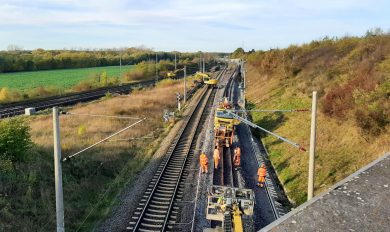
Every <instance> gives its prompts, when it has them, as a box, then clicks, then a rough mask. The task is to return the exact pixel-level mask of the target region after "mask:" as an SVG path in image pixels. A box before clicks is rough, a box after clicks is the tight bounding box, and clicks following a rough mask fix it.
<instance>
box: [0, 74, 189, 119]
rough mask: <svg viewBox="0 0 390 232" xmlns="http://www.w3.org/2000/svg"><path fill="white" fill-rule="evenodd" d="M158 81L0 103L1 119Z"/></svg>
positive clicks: (125, 90) (124, 90) (90, 99)
mask: <svg viewBox="0 0 390 232" xmlns="http://www.w3.org/2000/svg"><path fill="white" fill-rule="evenodd" d="M195 72H196V71H195V70H188V72H187V74H188V75H191V74H194V73H195ZM182 77H183V76H182V75H178V76H177V78H178V79H180V78H182ZM155 83H156V81H155V80H149V81H140V82H136V83H131V84H124V85H121V86H112V87H103V88H99V89H95V90H88V91H84V92H80V93H68V94H64V95H60V96H52V97H46V98H40V99H34V100H26V101H20V102H12V103H5V104H0V119H1V118H9V117H14V116H17V115H21V114H24V109H25V108H30V107H32V108H35V110H36V111H40V110H44V109H47V108H51V107H53V106H69V105H73V104H76V103H79V102H87V101H92V100H96V99H99V98H101V97H103V96H105V94H106V93H107V92H110V93H119V94H123V93H129V92H130V90H132V89H136V88H143V87H148V86H152V85H154V84H155Z"/></svg>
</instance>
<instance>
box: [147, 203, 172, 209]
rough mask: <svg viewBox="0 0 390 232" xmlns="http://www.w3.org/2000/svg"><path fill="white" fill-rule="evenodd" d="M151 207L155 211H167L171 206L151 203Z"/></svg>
mask: <svg viewBox="0 0 390 232" xmlns="http://www.w3.org/2000/svg"><path fill="white" fill-rule="evenodd" d="M149 206H150V207H151V208H154V209H165V210H167V209H168V206H169V204H168V205H156V204H154V203H151V204H150V205H149Z"/></svg>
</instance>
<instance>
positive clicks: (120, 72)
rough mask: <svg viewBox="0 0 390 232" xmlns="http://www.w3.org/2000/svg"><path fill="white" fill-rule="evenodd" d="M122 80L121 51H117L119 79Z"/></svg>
mask: <svg viewBox="0 0 390 232" xmlns="http://www.w3.org/2000/svg"><path fill="white" fill-rule="evenodd" d="M121 78H122V50H121V49H119V79H121Z"/></svg>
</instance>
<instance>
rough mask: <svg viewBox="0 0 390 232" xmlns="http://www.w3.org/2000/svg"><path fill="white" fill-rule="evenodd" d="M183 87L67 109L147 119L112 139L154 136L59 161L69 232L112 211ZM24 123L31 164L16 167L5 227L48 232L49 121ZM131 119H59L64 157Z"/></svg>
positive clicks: (51, 224) (51, 219)
mask: <svg viewBox="0 0 390 232" xmlns="http://www.w3.org/2000/svg"><path fill="white" fill-rule="evenodd" d="M182 89H183V85H182V81H173V82H171V84H170V85H169V86H158V87H155V88H152V89H146V90H138V91H134V92H133V93H131V94H130V95H128V96H118V97H114V98H108V99H104V100H100V101H97V102H94V103H88V104H79V105H78V106H75V107H73V108H70V109H68V111H69V112H72V113H90V114H104V115H128V116H132V117H139V118H143V117H147V120H146V121H145V122H142V123H141V124H139V125H136V126H135V127H133V128H132V129H130V130H128V131H126V132H124V133H123V134H121V135H119V136H118V137H114V138H113V140H115V139H121V138H123V139H126V138H133V137H142V136H149V135H152V136H153V139H147V140H136V141H132V142H128V141H111V142H106V143H103V144H101V145H98V146H97V147H95V148H92V149H91V150H89V151H87V152H85V153H82V154H80V155H79V156H76V157H75V158H73V159H71V160H69V161H66V162H64V163H63V181H64V201H65V203H64V205H65V221H66V223H65V224H66V227H67V230H68V231H76V230H77V229H78V228H81V231H90V230H93V228H94V226H95V225H96V223H97V222H98V221H99V220H101V219H102V218H104V217H105V216H106V215H107V214H108V213H109V212H110V207H111V206H112V205H113V204H114V203H115V200H116V198H117V196H118V194H119V193H120V191H121V189H122V187H123V186H124V185H125V184H127V183H128V182H130V181H135V180H134V179H133V178H134V176H135V175H136V174H137V173H138V172H140V171H141V170H142V168H143V167H144V165H145V164H146V163H147V162H148V161H149V160H150V158H151V157H152V155H153V154H154V151H155V150H156V149H157V147H158V145H159V143H160V141H161V139H162V138H163V136H164V135H165V134H166V133H167V131H168V129H169V126H167V125H165V124H164V123H163V120H162V115H163V111H164V109H170V110H174V109H175V107H176V96H175V93H176V92H180V91H182ZM28 120H29V123H30V126H31V135H32V140H33V142H34V143H35V144H36V146H35V148H34V150H33V151H31V158H30V160H29V162H28V163H25V164H21V165H20V168H18V171H19V172H21V174H20V176H21V178H20V179H21V180H19V182H18V183H14V185H15V189H18V191H15V192H14V194H13V195H12V197H10V198H9V199H8V200H9V202H10V204H9V208H10V213H8V211H7V213H8V214H7V215H9V220H8V219H7V224H5V225H4V226H6V227H5V228H7V229H9V230H10V231H51V230H53V229H54V228H55V202H54V200H53V199H54V183H53V178H54V177H53V160H52V156H53V155H52V149H53V136H52V118H51V115H37V116H33V117H30V118H28ZM135 121H136V120H128V119H107V118H98V117H87V116H76V115H61V116H60V124H61V143H62V152H63V156H68V155H71V154H73V153H74V152H77V151H79V150H81V149H83V148H85V147H87V146H89V145H91V144H93V143H95V142H97V141H99V140H101V139H102V138H104V137H106V136H108V135H110V134H112V133H113V132H115V131H117V130H119V129H122V128H124V127H125V126H127V125H129V124H131V123H133V122H135ZM19 169H20V170H19ZM26 186H27V187H26ZM32 198H34V199H36V200H31V199H32ZM90 212H91V214H90V215H89V217H88V218H87V220H86V221H85V223H82V221H83V220H84V219H85V218H86V216H87V215H88V214H89V213H90ZM11 218H12V220H11ZM0 230H1V227H0Z"/></svg>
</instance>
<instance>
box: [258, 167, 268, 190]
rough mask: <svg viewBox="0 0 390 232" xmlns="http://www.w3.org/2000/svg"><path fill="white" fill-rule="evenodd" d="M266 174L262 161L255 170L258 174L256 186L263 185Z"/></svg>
mask: <svg viewBox="0 0 390 232" xmlns="http://www.w3.org/2000/svg"><path fill="white" fill-rule="evenodd" d="M266 175H267V169H266V168H265V165H264V163H262V164H261V166H260V168H259V170H258V171H257V176H258V179H257V180H258V184H257V185H258V186H260V187H263V186H264V184H265V176H266Z"/></svg>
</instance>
